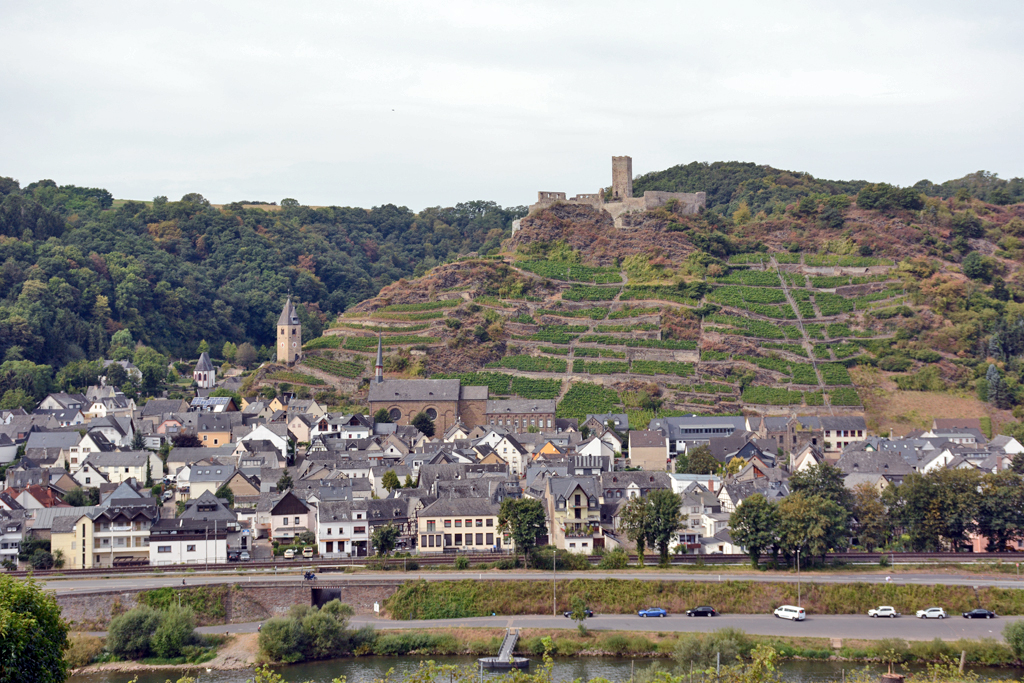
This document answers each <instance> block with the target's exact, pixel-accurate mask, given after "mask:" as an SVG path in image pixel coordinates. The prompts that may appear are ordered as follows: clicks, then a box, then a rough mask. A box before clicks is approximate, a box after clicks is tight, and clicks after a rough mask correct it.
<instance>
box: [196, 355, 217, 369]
mask: <svg viewBox="0 0 1024 683" xmlns="http://www.w3.org/2000/svg"><path fill="white" fill-rule="evenodd" d="M195 372H213V363H211V362H210V354H208V353H206V351H203V352H202V354H200V356H199V362H198V363H196V369H195Z"/></svg>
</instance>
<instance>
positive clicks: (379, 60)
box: [0, 0, 1024, 208]
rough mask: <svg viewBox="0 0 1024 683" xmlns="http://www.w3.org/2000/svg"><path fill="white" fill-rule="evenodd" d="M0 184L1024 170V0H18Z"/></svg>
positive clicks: (459, 189)
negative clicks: (630, 170) (616, 158)
mask: <svg viewBox="0 0 1024 683" xmlns="http://www.w3.org/2000/svg"><path fill="white" fill-rule="evenodd" d="M4 14H5V19H4V21H3V22H0V58H2V59H3V61H4V64H5V68H4V69H3V70H2V71H0V88H2V91H3V92H4V97H3V98H2V99H0V122H2V123H3V126H2V127H0V145H2V148H3V149H4V154H3V162H4V163H3V164H2V168H0V174H3V175H13V176H15V177H17V178H19V179H20V180H22V182H31V181H32V180H36V179H38V178H43V177H49V178H53V179H55V180H57V181H58V182H60V183H74V184H79V185H92V186H104V187H107V188H109V189H110V190H111V191H112V192H114V194H115V195H117V196H120V197H136V198H147V197H151V196H154V195H157V194H167V195H169V196H172V197H173V196H175V195H180V194H182V193H184V192H187V191H199V192H203V193H204V194H206V195H207V196H208V197H210V198H211V199H212V200H214V201H231V200H233V199H240V198H253V199H256V198H263V199H267V200H276V199H280V198H281V197H285V196H292V197H296V198H299V199H300V201H303V202H306V203H310V204H355V205H362V206H371V205H377V204H382V203H388V202H391V203H396V204H405V205H408V206H410V207H412V208H421V207H423V206H427V205H436V204H452V203H455V202H458V201H465V200H472V199H494V200H495V201H498V202H500V203H502V204H521V203H529V202H530V201H532V199H533V197H534V196H535V192H536V190H538V189H552V190H565V191H567V192H571V193H576V192H583V191H594V190H595V189H596V188H597V187H598V186H600V185H603V184H607V182H608V180H609V178H608V176H609V170H610V169H609V165H610V164H609V159H608V157H609V156H611V155H613V154H629V155H631V156H632V157H633V159H634V171H635V172H637V173H642V172H646V171H650V170H658V169H661V168H665V167H667V166H670V165H673V164H677V163H687V162H689V161H692V160H694V159H699V160H707V161H714V160H729V159H737V160H745V161H756V162H758V163H767V164H771V165H773V166H776V167H780V168H792V169H794V170H802V171H807V172H810V173H813V174H814V175H816V176H819V177H830V178H867V179H877V180H887V181H890V182H896V183H901V184H908V183H913V182H915V181H916V180H918V179H920V178H922V177H929V178H931V179H932V180H944V179H947V178H950V177H957V176H960V175H963V174H964V173H968V172H971V171H974V170H978V169H979V168H985V169H988V170H992V171H996V172H998V173H1000V175H1002V176H1004V177H1009V176H1014V175H1024V161H1022V159H1024V154H1022V153H1021V152H1022V143H1024V139H1022V133H1021V132H1020V129H1021V127H1020V125H1019V122H1020V120H1022V116H1021V114H1022V111H1021V110H1022V97H1024V95H1022V94H1021V93H1022V91H1024V89H1022V88H1021V85H1022V79H1024V76H1022V74H1024V69H1022V68H1021V66H1022V64H1021V51H1022V48H1021V46H1020V44H1019V40H1018V39H1017V36H1019V35H1020V32H1021V28H1022V26H1021V24H1022V21H1021V16H1022V12H1021V7H1020V5H1019V3H1016V2H988V3H977V4H974V5H969V6H968V5H961V4H954V3H945V2H896V3H893V2H884V3H883V2H866V3H860V4H858V5H856V6H840V5H835V4H830V5H822V4H821V3H810V2H797V1H790V2H773V3H763V2H753V1H744V2H739V1H736V2H720V3H715V4H714V5H710V4H706V3H702V4H697V3H686V2H678V1H676V2H636V3H622V2H618V1H615V2H612V1H591V2H559V3H550V2H535V3H526V2H470V1H468V0H454V1H450V2H445V3H422V2H413V1H396V2H369V3H360V4H345V5H339V4H337V3H330V2H320V3H306V4H303V5H300V6H286V5H281V4H279V3H268V2H265V3H260V2H255V3H253V2H244V3H243V2H234V3H221V4H217V5H210V4H200V3H193V4H189V3H178V4H174V5H151V4H139V3H130V2H108V3H103V2H100V3H89V4H77V3H60V2H58V3H46V4H38V3H30V2H7V3H5V5H4Z"/></svg>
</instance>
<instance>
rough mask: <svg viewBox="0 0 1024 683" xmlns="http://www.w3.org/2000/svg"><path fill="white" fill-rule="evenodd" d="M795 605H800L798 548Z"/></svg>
mask: <svg viewBox="0 0 1024 683" xmlns="http://www.w3.org/2000/svg"><path fill="white" fill-rule="evenodd" d="M796 606H797V607H799V606H800V548H797V549H796Z"/></svg>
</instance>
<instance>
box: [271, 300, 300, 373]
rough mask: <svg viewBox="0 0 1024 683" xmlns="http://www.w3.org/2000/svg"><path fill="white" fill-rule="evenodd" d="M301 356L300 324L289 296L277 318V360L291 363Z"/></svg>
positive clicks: (286, 363)
mask: <svg viewBox="0 0 1024 683" xmlns="http://www.w3.org/2000/svg"><path fill="white" fill-rule="evenodd" d="M300 358H302V324H301V323H300V322H299V316H298V314H297V313H296V312H295V306H293V305H292V299H291V297H288V301H286V302H285V304H284V310H282V311H281V317H280V318H278V319H277V362H278V363H284V364H285V365H292V364H293V363H295V361H297V360H299V359H300Z"/></svg>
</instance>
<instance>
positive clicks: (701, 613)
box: [686, 605, 718, 617]
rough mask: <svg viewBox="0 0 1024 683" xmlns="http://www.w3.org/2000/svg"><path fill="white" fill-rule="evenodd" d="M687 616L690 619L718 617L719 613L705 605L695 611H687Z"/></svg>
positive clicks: (694, 609) (695, 608)
mask: <svg viewBox="0 0 1024 683" xmlns="http://www.w3.org/2000/svg"><path fill="white" fill-rule="evenodd" d="M686 616H688V617H717V616H718V612H717V611H715V608H714V607H710V606H708V605H704V606H702V607H694V608H693V609H688V610H686Z"/></svg>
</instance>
